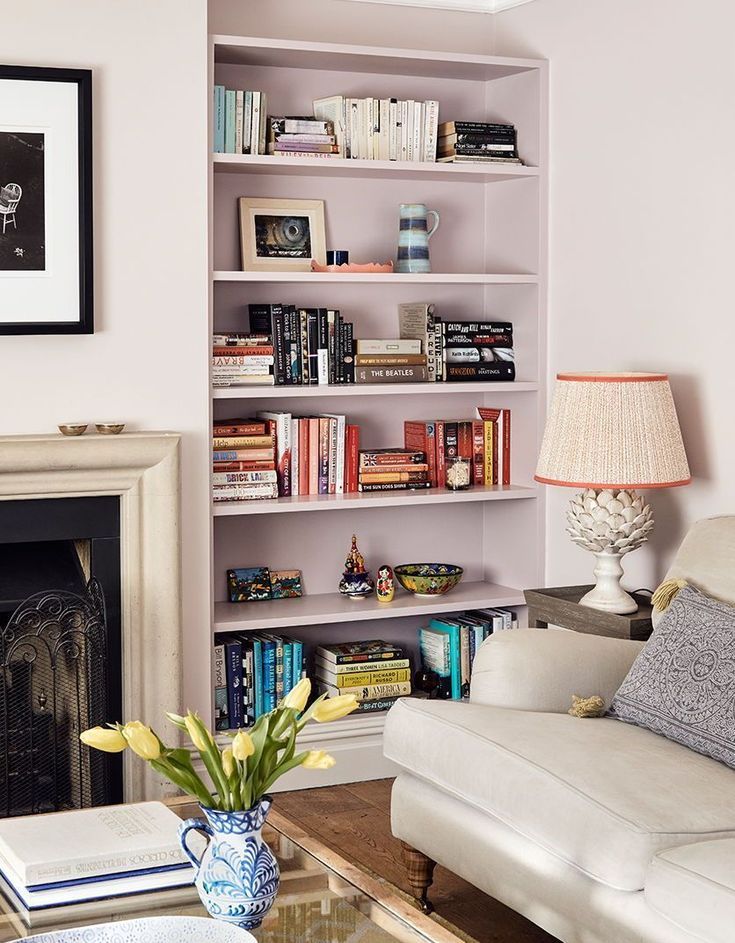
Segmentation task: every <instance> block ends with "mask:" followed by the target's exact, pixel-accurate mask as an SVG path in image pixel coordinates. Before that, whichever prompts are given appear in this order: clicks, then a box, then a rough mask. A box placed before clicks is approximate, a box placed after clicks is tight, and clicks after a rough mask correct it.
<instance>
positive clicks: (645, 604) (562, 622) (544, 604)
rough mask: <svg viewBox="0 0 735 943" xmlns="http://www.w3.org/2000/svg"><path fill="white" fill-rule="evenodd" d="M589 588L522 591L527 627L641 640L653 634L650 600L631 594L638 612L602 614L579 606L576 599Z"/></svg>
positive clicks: (637, 594) (562, 587) (571, 587)
mask: <svg viewBox="0 0 735 943" xmlns="http://www.w3.org/2000/svg"><path fill="white" fill-rule="evenodd" d="M591 589H592V586H591V585H590V586H556V587H552V588H549V589H527V590H525V592H524V595H525V597H526V605H527V606H528V625H529V627H530V628H532V629H545V628H547V627H548V626H549V625H559V626H561V627H562V628H565V629H572V630H573V631H575V632H584V633H585V634H587V635H606V636H607V637H608V638H625V639H636V640H640V641H644V640H645V639H647V638H648V637H649V635H650V634H651V632H652V631H653V624H652V622H651V612H652V609H651V600H650V598H649V597H648V596H643V595H641V594H639V593H633V594H632V595H633V598H634V599H635V601H636V602H637V603H638V611H637V612H631V613H630V614H629V615H625V616H620V615H615V614H614V613H610V612H602V611H600V610H599V609H592V608H591V607H589V606H580V604H579V600H580V599H581V598H582V596H584V594H585V593H588V592H589V591H590V590H591Z"/></svg>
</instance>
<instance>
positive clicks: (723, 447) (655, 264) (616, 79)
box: [494, 0, 735, 587]
mask: <svg viewBox="0 0 735 943" xmlns="http://www.w3.org/2000/svg"><path fill="white" fill-rule="evenodd" d="M494 20H495V31H496V45H495V49H494V51H495V52H497V53H498V54H500V55H512V56H517V55H522V56H542V57H545V58H548V59H549V60H550V74H551V231H550V247H551V254H550V260H549V263H550V272H551V295H550V338H549V339H550V355H549V356H550V364H549V368H550V370H549V372H550V375H552V374H553V373H555V372H556V371H558V370H572V369H589V370H608V369H610V370H642V369H645V370H661V371H667V372H669V373H670V375H671V380H672V387H673V390H674V396H675V398H676V401H677V406H678V409H679V415H680V419H681V423H682V428H683V432H684V439H685V443H686V445H687V451H688V454H689V460H690V463H691V466H692V473H693V475H694V484H693V485H691V486H690V487H688V488H680V489H672V490H671V491H657V492H653V493H652V494H651V496H650V498H651V501H652V503H653V506H654V512H655V514H656V516H657V518H658V522H657V527H656V531H655V532H654V536H653V539H652V541H651V543H650V545H649V546H648V547H647V548H644V549H643V550H639V551H637V552H636V553H634V554H631V556H630V557H629V558H628V562H627V564H626V569H627V573H628V579H627V582H628V584H629V585H630V586H635V587H637V586H646V585H647V586H653V585H655V584H656V582H657V581H658V580H659V579H660V577H661V575H662V572H663V570H664V567H665V566H666V564H667V562H668V560H669V559H670V557H671V554H672V552H673V550H674V548H675V547H676V545H677V542H678V540H679V539H680V537H681V536H682V534H683V532H684V531H685V529H686V527H687V526H688V524H689V523H690V522H691V521H693V520H696V519H697V518H699V517H704V516H709V515H714V514H724V513H730V514H732V513H735V484H733V465H734V464H735V440H734V439H733V435H732V433H731V429H732V414H733V406H734V405H735V369H734V368H733V350H734V349H735V317H734V316H733V306H734V302H735V290H734V289H733V279H732V272H733V246H734V241H733V240H734V236H733V220H734V219H735V188H734V187H733V186H732V184H731V181H732V166H731V165H732V154H733V152H734V151H735V111H734V110H733V106H732V90H733V88H735V59H734V58H733V55H732V36H733V32H734V31H735V9H734V8H733V6H732V4H731V3H730V2H728V0H709V2H707V3H705V4H683V3H674V4H672V3H671V2H670V0H647V2H646V3H640V2H638V0H619V2H617V3H604V4H603V3H601V2H590V0H537V2H535V3H530V4H527V5H525V6H521V7H518V8H516V9H513V10H509V11H506V12H504V13H501V14H499V15H498V16H496V17H494ZM549 490H550V494H549V499H550V500H549V502H548V511H547V513H548V515H549V517H548V529H547V534H548V546H547V561H548V563H547V567H548V580H549V582H550V584H560V583H574V582H578V581H585V580H587V579H588V578H589V574H590V571H591V562H592V561H591V557H590V555H589V554H587V553H586V552H584V551H582V550H578V549H577V548H576V547H574V546H573V545H572V544H571V542H570V541H569V539H568V537H567V536H566V534H565V533H564V523H565V522H564V510H565V505H566V502H567V499H568V497H569V495H568V494H567V491H566V489H563V488H551V489H549Z"/></svg>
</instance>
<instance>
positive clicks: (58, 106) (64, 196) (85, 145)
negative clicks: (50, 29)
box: [0, 65, 94, 334]
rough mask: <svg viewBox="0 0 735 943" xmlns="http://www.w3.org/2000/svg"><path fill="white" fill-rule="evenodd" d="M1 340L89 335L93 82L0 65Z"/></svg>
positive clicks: (87, 76) (68, 72)
mask: <svg viewBox="0 0 735 943" xmlns="http://www.w3.org/2000/svg"><path fill="white" fill-rule="evenodd" d="M0 299H2V301H1V303H0V334H91V333H92V332H93V330H94V317H93V307H94V296H93V255H92V73H91V71H89V70H88V69H51V68H35V67H28V66H9V65H0Z"/></svg>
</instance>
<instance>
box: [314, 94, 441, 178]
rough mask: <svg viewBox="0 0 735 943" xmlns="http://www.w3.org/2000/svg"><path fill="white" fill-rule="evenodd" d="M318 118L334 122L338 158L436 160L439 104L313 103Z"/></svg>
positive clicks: (342, 98) (385, 100) (385, 101)
mask: <svg viewBox="0 0 735 943" xmlns="http://www.w3.org/2000/svg"><path fill="white" fill-rule="evenodd" d="M313 107H314V116H315V118H318V119H322V120H326V121H331V123H332V125H333V127H334V129H335V134H336V138H337V147H338V155H339V156H340V157H348V158H352V159H356V160H395V161H415V162H421V161H429V162H433V161H435V160H436V149H437V139H438V133H439V102H438V101H414V100H407V101H403V100H401V99H398V98H346V97H345V96H344V95H332V96H330V97H328V98H318V99H316V100H315V101H314V102H313Z"/></svg>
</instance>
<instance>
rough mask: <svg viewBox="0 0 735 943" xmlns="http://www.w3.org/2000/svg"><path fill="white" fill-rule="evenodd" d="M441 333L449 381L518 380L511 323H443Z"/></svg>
mask: <svg viewBox="0 0 735 943" xmlns="http://www.w3.org/2000/svg"><path fill="white" fill-rule="evenodd" d="M441 331H442V339H441V347H442V360H443V373H444V379H445V380H446V381H447V382H449V383H452V382H455V383H457V382H460V383H468V382H473V381H478V380H479V381H486V380H501V381H502V380H515V378H516V365H515V353H514V350H513V325H512V324H511V323H510V322H509V321H443V322H442V324H441Z"/></svg>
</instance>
